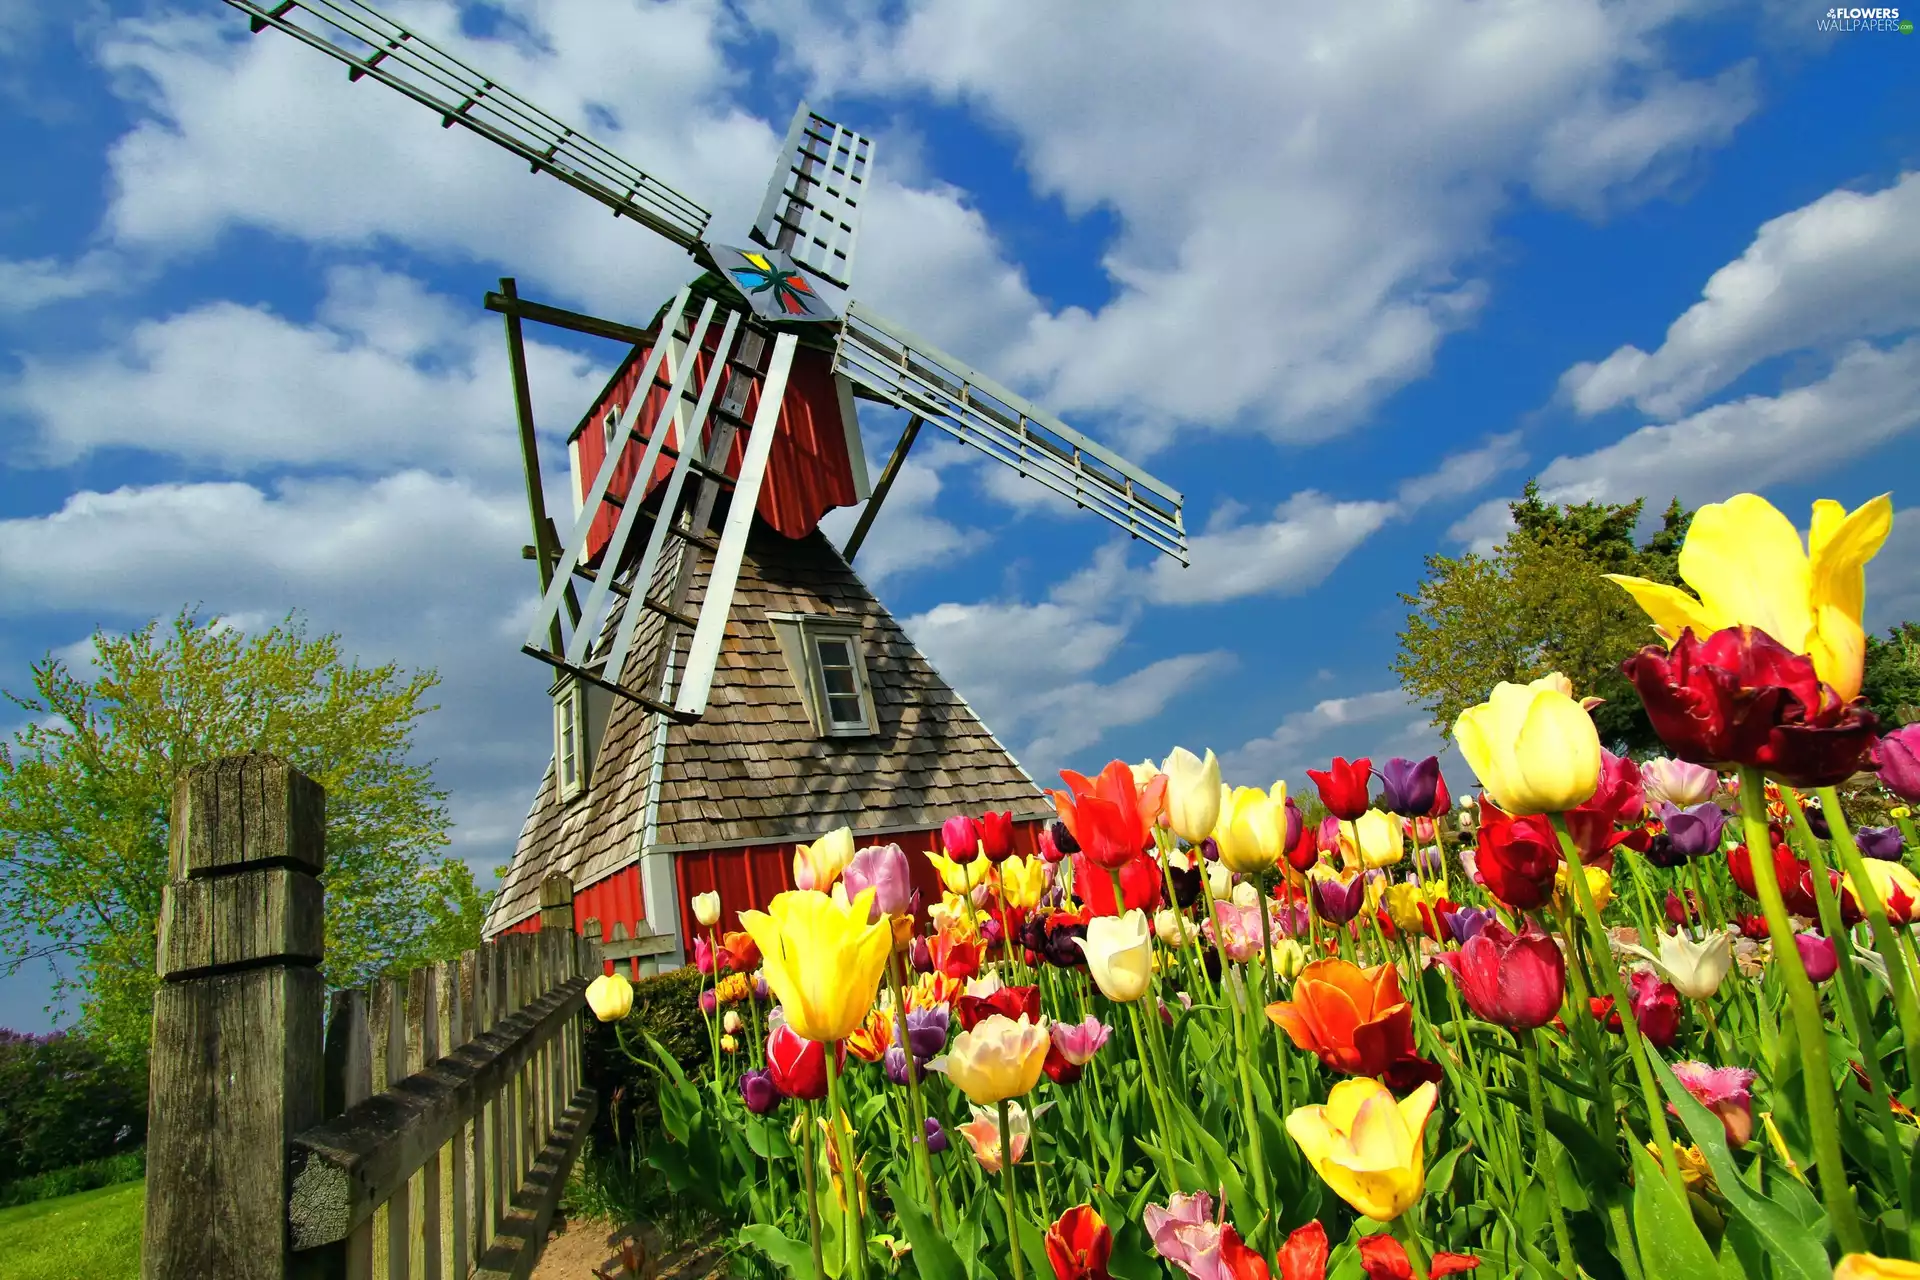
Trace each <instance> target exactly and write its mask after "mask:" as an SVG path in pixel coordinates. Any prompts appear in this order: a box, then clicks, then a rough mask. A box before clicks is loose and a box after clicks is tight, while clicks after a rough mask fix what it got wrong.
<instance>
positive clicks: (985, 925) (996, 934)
mask: <svg viewBox="0 0 1920 1280" xmlns="http://www.w3.org/2000/svg"><path fill="white" fill-rule="evenodd" d="M1006 933H1007V931H1006V930H1005V929H1002V928H1001V927H1000V917H998V916H988V917H987V918H986V919H984V920H982V921H981V922H980V937H981V940H982V941H984V942H985V943H986V944H987V946H988V947H997V946H999V945H1000V939H1001V938H1003V937H1005V936H1006Z"/></svg>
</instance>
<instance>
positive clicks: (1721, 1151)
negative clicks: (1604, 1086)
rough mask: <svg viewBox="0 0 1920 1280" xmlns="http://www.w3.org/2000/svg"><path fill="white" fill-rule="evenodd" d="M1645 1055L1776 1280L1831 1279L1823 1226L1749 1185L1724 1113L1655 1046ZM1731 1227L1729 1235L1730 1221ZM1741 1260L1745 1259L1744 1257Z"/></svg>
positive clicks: (1750, 1266) (1721, 1192)
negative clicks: (1816, 1229) (1817, 1228)
mask: <svg viewBox="0 0 1920 1280" xmlns="http://www.w3.org/2000/svg"><path fill="white" fill-rule="evenodd" d="M1647 1057H1648V1058H1649V1059H1650V1060H1651V1062H1652V1064H1653V1070H1654V1074H1655V1075H1657V1076H1658V1077H1659V1079H1660V1087H1661V1089H1662V1090H1664V1091H1665V1093H1666V1095H1667V1101H1668V1102H1670V1103H1672V1104H1673V1107H1674V1110H1676V1111H1678V1112H1679V1113H1680V1123H1681V1124H1682V1125H1684V1126H1685V1127H1686V1130H1687V1136H1688V1137H1690V1138H1692V1139H1693V1143H1694V1145H1695V1146H1697V1147H1699V1148H1700V1154H1701V1155H1702V1156H1704V1157H1705V1158H1706V1161H1707V1165H1708V1167H1709V1168H1711V1169H1712V1170H1713V1177H1714V1181H1716V1182H1717V1183H1719V1185H1720V1194H1721V1195H1722V1196H1724V1197H1726V1201H1727V1205H1728V1207H1729V1208H1731V1209H1732V1210H1733V1213H1734V1215H1735V1217H1737V1218H1739V1219H1740V1220H1742V1221H1743V1222H1745V1223H1746V1224H1747V1226H1749V1227H1751V1228H1752V1231H1753V1234H1754V1236H1755V1238H1756V1242H1757V1244H1758V1250H1757V1252H1758V1253H1762V1254H1764V1255H1766V1257H1767V1260H1768V1262H1769V1263H1770V1264H1771V1265H1772V1268H1773V1275H1774V1278H1775V1280H1831V1277H1832V1275H1833V1271H1832V1268H1831V1267H1830V1266H1829V1265H1828V1262H1827V1251H1826V1249H1825V1247H1824V1246H1823V1243H1822V1241H1823V1239H1824V1237H1825V1235H1826V1232H1825V1229H1824V1224H1823V1226H1822V1230H1821V1233H1820V1235H1818V1236H1816V1235H1813V1234H1811V1233H1810V1232H1809V1231H1808V1224H1807V1223H1806V1222H1805V1221H1804V1220H1803V1219H1801V1218H1800V1217H1799V1215H1798V1214H1796V1213H1795V1212H1793V1211H1792V1210H1789V1209H1788V1208H1787V1207H1785V1206H1784V1205H1782V1204H1781V1203H1779V1202H1778V1201H1777V1200H1774V1199H1770V1198H1768V1197H1766V1196H1762V1195H1759V1194H1757V1193H1755V1192H1754V1191H1752V1190H1751V1189H1749V1188H1748V1186H1747V1184H1746V1183H1744V1182H1742V1181H1741V1180H1740V1169H1739V1166H1738V1165H1736V1164H1735V1163H1734V1160H1733V1155H1732V1153H1730V1152H1729V1151H1728V1150H1727V1131H1726V1126H1725V1125H1723V1124H1721V1123H1720V1117H1718V1116H1716V1115H1714V1114H1713V1112H1711V1111H1709V1110H1707V1108H1706V1107H1705V1106H1704V1105H1703V1104H1702V1103H1701V1102H1700V1100H1699V1099H1698V1098H1695V1097H1694V1096H1693V1095H1692V1094H1691V1093H1688V1092H1687V1090H1686V1087H1685V1086H1684V1085H1682V1084H1681V1083H1680V1081H1679V1080H1678V1079H1676V1078H1675V1077H1674V1074H1673V1068H1672V1067H1669V1066H1668V1065H1667V1060H1666V1059H1665V1058H1663V1057H1662V1056H1661V1055H1660V1054H1658V1053H1656V1052H1654V1051H1653V1050H1652V1049H1649V1050H1648V1051H1647ZM1728 1230H1729V1235H1731V1234H1732V1226H1731V1224H1729V1229H1728ZM1742 1260H1743V1262H1745V1261H1746V1259H1745V1258H1744V1257H1743V1259H1742ZM1747 1270H1748V1271H1749V1273H1750V1274H1754V1275H1758V1274H1759V1272H1758V1271H1756V1270H1755V1269H1754V1268H1753V1267H1752V1265H1750V1264H1749V1265H1748V1266H1747Z"/></svg>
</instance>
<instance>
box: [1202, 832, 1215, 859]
mask: <svg viewBox="0 0 1920 1280" xmlns="http://www.w3.org/2000/svg"><path fill="white" fill-rule="evenodd" d="M1200 856H1201V857H1203V858H1205V859H1206V860H1207V861H1208V862H1218V861H1220V842H1219V841H1218V840H1215V839H1214V838H1213V837H1212V836H1208V837H1207V838H1206V839H1205V840H1202V841H1201V842H1200Z"/></svg>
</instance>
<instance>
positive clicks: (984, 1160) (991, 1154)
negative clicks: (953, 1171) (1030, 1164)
mask: <svg viewBox="0 0 1920 1280" xmlns="http://www.w3.org/2000/svg"><path fill="white" fill-rule="evenodd" d="M1032 1125H1033V1122H1032V1120H1031V1119H1030V1118H1029V1117H1028V1115H1027V1109H1026V1108H1025V1107H1023V1106H1021V1105H1020V1104H1019V1103H1017V1102H1012V1103H1008V1104H1007V1131H1008V1133H1009V1135H1010V1136H1011V1137H1012V1139H1013V1162H1014V1163H1015V1164H1019V1163H1020V1159H1021V1157H1023V1156H1025V1155H1026V1153H1027V1141H1028V1138H1029V1136H1030V1135H1031V1133H1032V1131H1033V1130H1032ZM958 1128H959V1131H960V1136H961V1137H963V1138H965V1139H966V1140H967V1145H968V1146H970V1147H972V1148H973V1158H974V1159H975V1160H978V1161H979V1162H980V1168H981V1169H982V1170H983V1171H984V1172H986V1173H988V1174H997V1173H999V1172H1000V1163H1001V1157H1002V1153H1001V1150H1000V1119H999V1117H998V1116H997V1115H996V1114H995V1113H994V1112H992V1111H990V1110H988V1109H987V1108H986V1107H975V1108H974V1109H973V1119H971V1120H969V1121H967V1122H966V1123H965V1124H963V1125H960V1126H958Z"/></svg>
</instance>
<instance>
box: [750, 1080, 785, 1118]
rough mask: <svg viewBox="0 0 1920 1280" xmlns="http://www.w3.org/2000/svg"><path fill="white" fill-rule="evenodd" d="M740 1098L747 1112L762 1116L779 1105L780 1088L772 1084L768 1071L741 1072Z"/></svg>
mask: <svg viewBox="0 0 1920 1280" xmlns="http://www.w3.org/2000/svg"><path fill="white" fill-rule="evenodd" d="M740 1097H741V1100H742V1101H744V1102H745V1103H746V1104H747V1110H748V1111H751V1112H752V1113H753V1114H754V1115H757V1116H764V1115H766V1114H767V1113H768V1112H770V1111H772V1110H773V1109H774V1108H775V1107H778V1106H779V1105H780V1088H779V1086H778V1085H776V1084H774V1082H773V1073H772V1072H770V1071H743V1072H741V1073H740Z"/></svg>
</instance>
